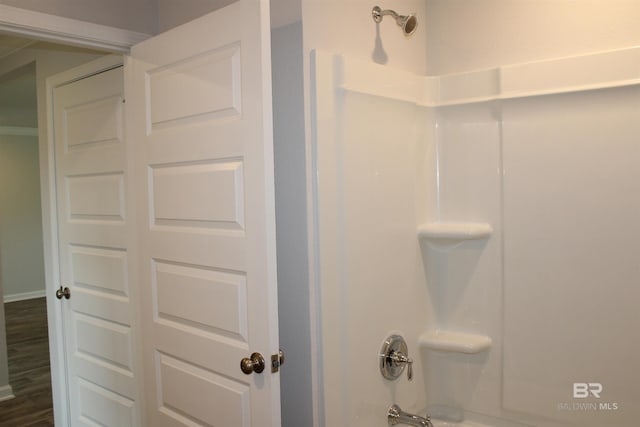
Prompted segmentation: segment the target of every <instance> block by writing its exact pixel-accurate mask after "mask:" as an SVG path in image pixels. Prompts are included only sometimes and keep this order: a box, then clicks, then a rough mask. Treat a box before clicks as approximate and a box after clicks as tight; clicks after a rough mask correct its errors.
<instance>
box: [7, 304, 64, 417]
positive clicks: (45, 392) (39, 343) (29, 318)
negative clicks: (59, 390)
mask: <svg viewBox="0 0 640 427" xmlns="http://www.w3.org/2000/svg"><path fill="white" fill-rule="evenodd" d="M4 309H5V322H6V331H7V352H8V355H9V382H10V384H11V387H12V388H13V394H14V395H15V396H16V397H15V398H14V399H11V400H7V401H5V402H0V426H7V427H14V426H15V427H27V426H33V427H35V426H38V427H41V426H42V427H45V426H53V406H52V400H51V370H50V367H49V341H48V334H47V309H46V301H45V298H35V299H30V300H25V301H16V302H11V303H6V304H5V305H4Z"/></svg>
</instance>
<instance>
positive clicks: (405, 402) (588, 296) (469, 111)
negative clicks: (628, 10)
mask: <svg viewBox="0 0 640 427" xmlns="http://www.w3.org/2000/svg"><path fill="white" fill-rule="evenodd" d="M639 61H640V49H638V48H631V49H626V50H620V51H615V52H613V51H612V52H605V53H600V54H594V55H588V56H576V57H572V58H565V59H560V60H548V61H541V62H537V63H528V64H523V65H514V66H504V67H500V68H497V69H491V70H486V71H480V72H471V73H466V74H458V75H446V76H440V77H424V76H417V75H413V74H410V73H406V72H403V71H397V70H392V69H389V68H388V67H381V66H378V65H373V64H369V63H367V62H365V61H358V60H355V59H351V58H347V57H344V56H334V55H329V54H325V53H316V55H315V60H314V61H313V64H314V67H315V68H314V70H315V78H316V81H315V86H314V87H315V97H316V105H315V111H314V113H315V116H314V118H315V122H314V125H315V129H316V139H315V141H314V149H315V157H314V158H315V173H314V176H315V177H316V182H315V184H316V185H315V188H316V193H317V199H316V205H317V209H318V224H317V229H318V249H319V253H318V258H319V286H318V289H319V292H320V301H321V302H320V306H319V317H320V325H321V328H320V329H321V343H322V346H321V350H322V353H321V360H323V361H324V363H323V365H322V386H323V390H324V392H323V393H322V394H321V397H322V398H323V407H324V419H325V425H327V426H328V425H351V426H365V425H366V426H370V425H379V426H383V425H386V417H385V415H386V410H387V408H388V406H389V405H390V404H392V403H397V404H399V405H400V406H401V407H402V408H403V409H405V410H407V411H410V412H413V413H419V414H423V413H424V412H423V411H425V410H427V411H428V412H430V413H431V415H432V416H434V417H435V418H438V419H446V420H449V421H456V422H465V421H475V422H479V423H482V424H484V425H489V426H497V425H499V426H503V425H505V426H516V425H518V426H519V425H535V426H541V427H563V426H569V425H575V424H580V425H585V426H594V427H595V426H599V425H619V426H627V425H628V426H631V425H634V423H635V420H637V419H638V418H639V417H640V408H638V406H637V404H636V402H638V401H640V394H639V392H638V391H637V388H636V387H635V384H637V383H638V382H640V373H639V371H638V370H637V369H635V362H636V361H637V360H638V359H640V345H639V344H638V341H637V340H636V339H635V337H636V336H637V334H636V333H635V331H636V330H637V329H638V326H640V324H638V317H637V309H636V308H635V306H636V305H637V304H636V303H637V301H638V300H639V299H640V288H638V287H637V286H636V284H637V283H640V270H639V269H638V253H639V252H638V249H637V247H636V246H637V242H638V241H639V240H640V227H639V226H638V225H637V218H639V217H640V198H639V197H638V194H640V184H639V183H640V168H638V165H640V145H639V144H638V143H637V135H640V107H639V106H638V105H640V104H638V99H640V88H639V86H638V80H637V77H636V68H637V67H636V65H635V64H637V63H638V62H639ZM390 333H401V334H402V335H404V337H405V338H406V340H407V343H408V346H409V355H410V356H411V357H413V359H414V361H415V363H414V380H413V382H409V381H407V378H406V377H405V376H403V377H401V378H400V379H398V380H396V381H387V380H384V379H383V378H382V376H381V375H380V371H379V364H378V362H379V360H378V351H379V348H380V344H381V343H382V340H384V339H385V338H386V336H387V335H388V334H390ZM338 390H339V392H338ZM436 425H437V424H436Z"/></svg>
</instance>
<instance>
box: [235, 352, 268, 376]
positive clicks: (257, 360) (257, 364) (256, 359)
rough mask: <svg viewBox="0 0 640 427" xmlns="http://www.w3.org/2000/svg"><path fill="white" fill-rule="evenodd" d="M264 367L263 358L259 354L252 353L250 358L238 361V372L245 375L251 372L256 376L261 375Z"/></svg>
mask: <svg viewBox="0 0 640 427" xmlns="http://www.w3.org/2000/svg"><path fill="white" fill-rule="evenodd" d="M264 366H265V362H264V357H262V355H261V354H260V353H253V354H251V357H244V358H243V359H242V360H241V361H240V370H241V371H242V372H243V373H245V374H247V375H250V374H252V373H253V372H255V373H256V374H259V373H261V372H262V371H264Z"/></svg>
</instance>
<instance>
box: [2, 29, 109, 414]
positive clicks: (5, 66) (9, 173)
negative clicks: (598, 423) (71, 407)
mask: <svg viewBox="0 0 640 427" xmlns="http://www.w3.org/2000/svg"><path fill="white" fill-rule="evenodd" d="M103 55H104V53H102V52H97V51H92V50H88V49H79V48H73V47H68V46H62V45H56V44H51V43H44V42H37V41H33V40H29V39H27V38H21V37H11V36H4V35H3V36H0V267H1V270H0V297H2V296H4V297H3V298H0V301H2V302H3V303H4V304H2V306H3V307H2V308H3V309H4V310H0V328H1V332H2V335H3V336H6V340H0V347H3V348H0V351H2V352H3V353H4V354H6V355H7V356H8V357H4V356H0V363H2V364H6V362H7V361H8V369H7V367H5V371H7V370H8V373H9V375H8V379H7V378H4V379H3V378H0V382H1V383H2V384H0V388H1V387H2V386H3V385H4V384H5V383H7V382H8V384H7V386H6V387H5V388H4V390H5V391H7V390H8V394H5V395H4V396H0V425H24V426H27V425H38V426H47V425H54V420H53V402H52V387H51V368H50V363H49V361H50V353H49V331H48V319H47V299H46V291H45V272H44V269H45V266H44V254H43V247H44V241H46V238H43V223H42V206H41V188H40V179H41V164H40V160H39V156H40V154H41V153H39V150H41V147H42V144H40V140H41V139H42V138H45V139H46V132H42V130H40V131H39V127H38V124H39V123H38V118H39V117H40V120H44V119H43V114H42V112H43V111H44V106H43V105H42V104H43V100H44V98H45V94H44V88H45V79H46V77H48V76H49V75H52V74H55V73H57V72H60V71H63V70H66V69H68V68H72V67H75V66H77V65H79V64H82V63H85V62H88V61H90V60H91V59H94V58H97V57H99V56H103ZM39 104H40V105H39ZM39 110H40V111H39ZM3 312H4V313H3ZM3 314H4V315H3ZM0 368H1V367H0ZM1 372H2V369H0V373H1ZM0 377H2V375H0ZM12 395H13V396H12ZM3 397H4V399H3Z"/></svg>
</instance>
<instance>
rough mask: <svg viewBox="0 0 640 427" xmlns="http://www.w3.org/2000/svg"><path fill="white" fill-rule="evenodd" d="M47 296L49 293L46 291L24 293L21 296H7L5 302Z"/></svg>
mask: <svg viewBox="0 0 640 427" xmlns="http://www.w3.org/2000/svg"><path fill="white" fill-rule="evenodd" d="M46 295H47V293H46V291H45V290H44V289H42V290H40V291H32V292H22V293H19V294H12V295H5V296H4V302H5V303H7V302H15V301H23V300H26V299H34V298H42V297H44V296H46Z"/></svg>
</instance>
